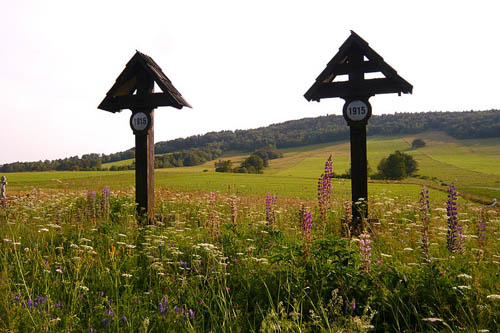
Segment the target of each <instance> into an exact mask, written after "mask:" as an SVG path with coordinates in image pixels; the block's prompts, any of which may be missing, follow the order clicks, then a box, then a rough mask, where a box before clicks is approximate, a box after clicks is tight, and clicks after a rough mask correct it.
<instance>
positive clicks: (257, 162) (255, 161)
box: [241, 155, 264, 173]
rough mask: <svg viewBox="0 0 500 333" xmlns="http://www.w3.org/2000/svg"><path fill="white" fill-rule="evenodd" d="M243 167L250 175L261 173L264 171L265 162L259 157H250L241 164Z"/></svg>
mask: <svg viewBox="0 0 500 333" xmlns="http://www.w3.org/2000/svg"><path fill="white" fill-rule="evenodd" d="M241 167H243V168H246V169H247V170H248V173H261V172H262V169H264V161H263V160H262V158H260V157H259V156H257V155H250V156H249V157H247V158H246V159H245V160H244V161H243V163H241Z"/></svg>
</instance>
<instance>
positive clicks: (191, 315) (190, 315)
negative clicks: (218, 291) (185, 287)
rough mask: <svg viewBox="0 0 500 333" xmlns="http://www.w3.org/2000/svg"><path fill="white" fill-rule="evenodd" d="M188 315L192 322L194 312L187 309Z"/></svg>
mask: <svg viewBox="0 0 500 333" xmlns="http://www.w3.org/2000/svg"><path fill="white" fill-rule="evenodd" d="M188 314H189V319H190V320H194V311H193V309H189V311H188Z"/></svg>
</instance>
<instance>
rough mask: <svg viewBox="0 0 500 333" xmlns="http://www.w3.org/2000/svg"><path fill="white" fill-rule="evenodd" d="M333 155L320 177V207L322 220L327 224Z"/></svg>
mask: <svg viewBox="0 0 500 333" xmlns="http://www.w3.org/2000/svg"><path fill="white" fill-rule="evenodd" d="M332 167H333V163H332V156H331V155H330V157H328V160H327V161H326V162H325V169H324V173H323V174H322V175H321V176H320V177H319V179H318V208H319V214H320V220H321V222H322V223H323V225H326V210H327V208H329V207H330V206H331V200H330V199H331V194H332V181H331V179H332V177H333V169H332Z"/></svg>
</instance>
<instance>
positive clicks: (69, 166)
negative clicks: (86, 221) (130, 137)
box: [0, 147, 222, 173]
mask: <svg viewBox="0 0 500 333" xmlns="http://www.w3.org/2000/svg"><path fill="white" fill-rule="evenodd" d="M131 152H132V156H130V151H127V153H126V154H125V152H123V153H124V154H123V156H129V157H128V158H127V159H130V158H134V157H135V156H134V151H133V150H131ZM118 154H120V153H117V154H111V155H114V157H113V158H116V156H118ZM221 155H222V151H221V150H220V149H216V148H209V147H204V148H200V149H197V148H195V149H187V150H182V151H179V152H175V153H169V154H164V155H159V156H158V155H156V156H155V168H157V169H160V168H173V167H179V166H194V165H199V164H203V163H205V162H207V161H211V160H214V159H216V158H218V157H220V156H221ZM103 160H106V161H109V155H108V156H106V155H99V154H87V155H83V156H82V157H81V158H79V157H78V156H73V157H69V158H65V159H58V160H53V161H48V160H46V161H38V162H15V163H8V164H4V165H2V166H0V172H5V173H7V172H24V171H102V170H110V171H122V170H133V169H135V165H134V162H132V163H131V164H129V165H113V166H111V167H109V169H108V168H103V166H102V163H103Z"/></svg>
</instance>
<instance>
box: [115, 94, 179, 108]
mask: <svg viewBox="0 0 500 333" xmlns="http://www.w3.org/2000/svg"><path fill="white" fill-rule="evenodd" d="M106 106H108V105H106ZM158 106H173V107H174V108H177V109H180V108H182V105H179V104H178V103H176V102H175V101H173V100H172V98H170V96H169V95H168V94H165V93H154V94H150V95H142V96H141V95H128V96H116V97H113V98H111V99H109V108H111V109H114V110H122V109H154V108H156V107H158Z"/></svg>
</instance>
